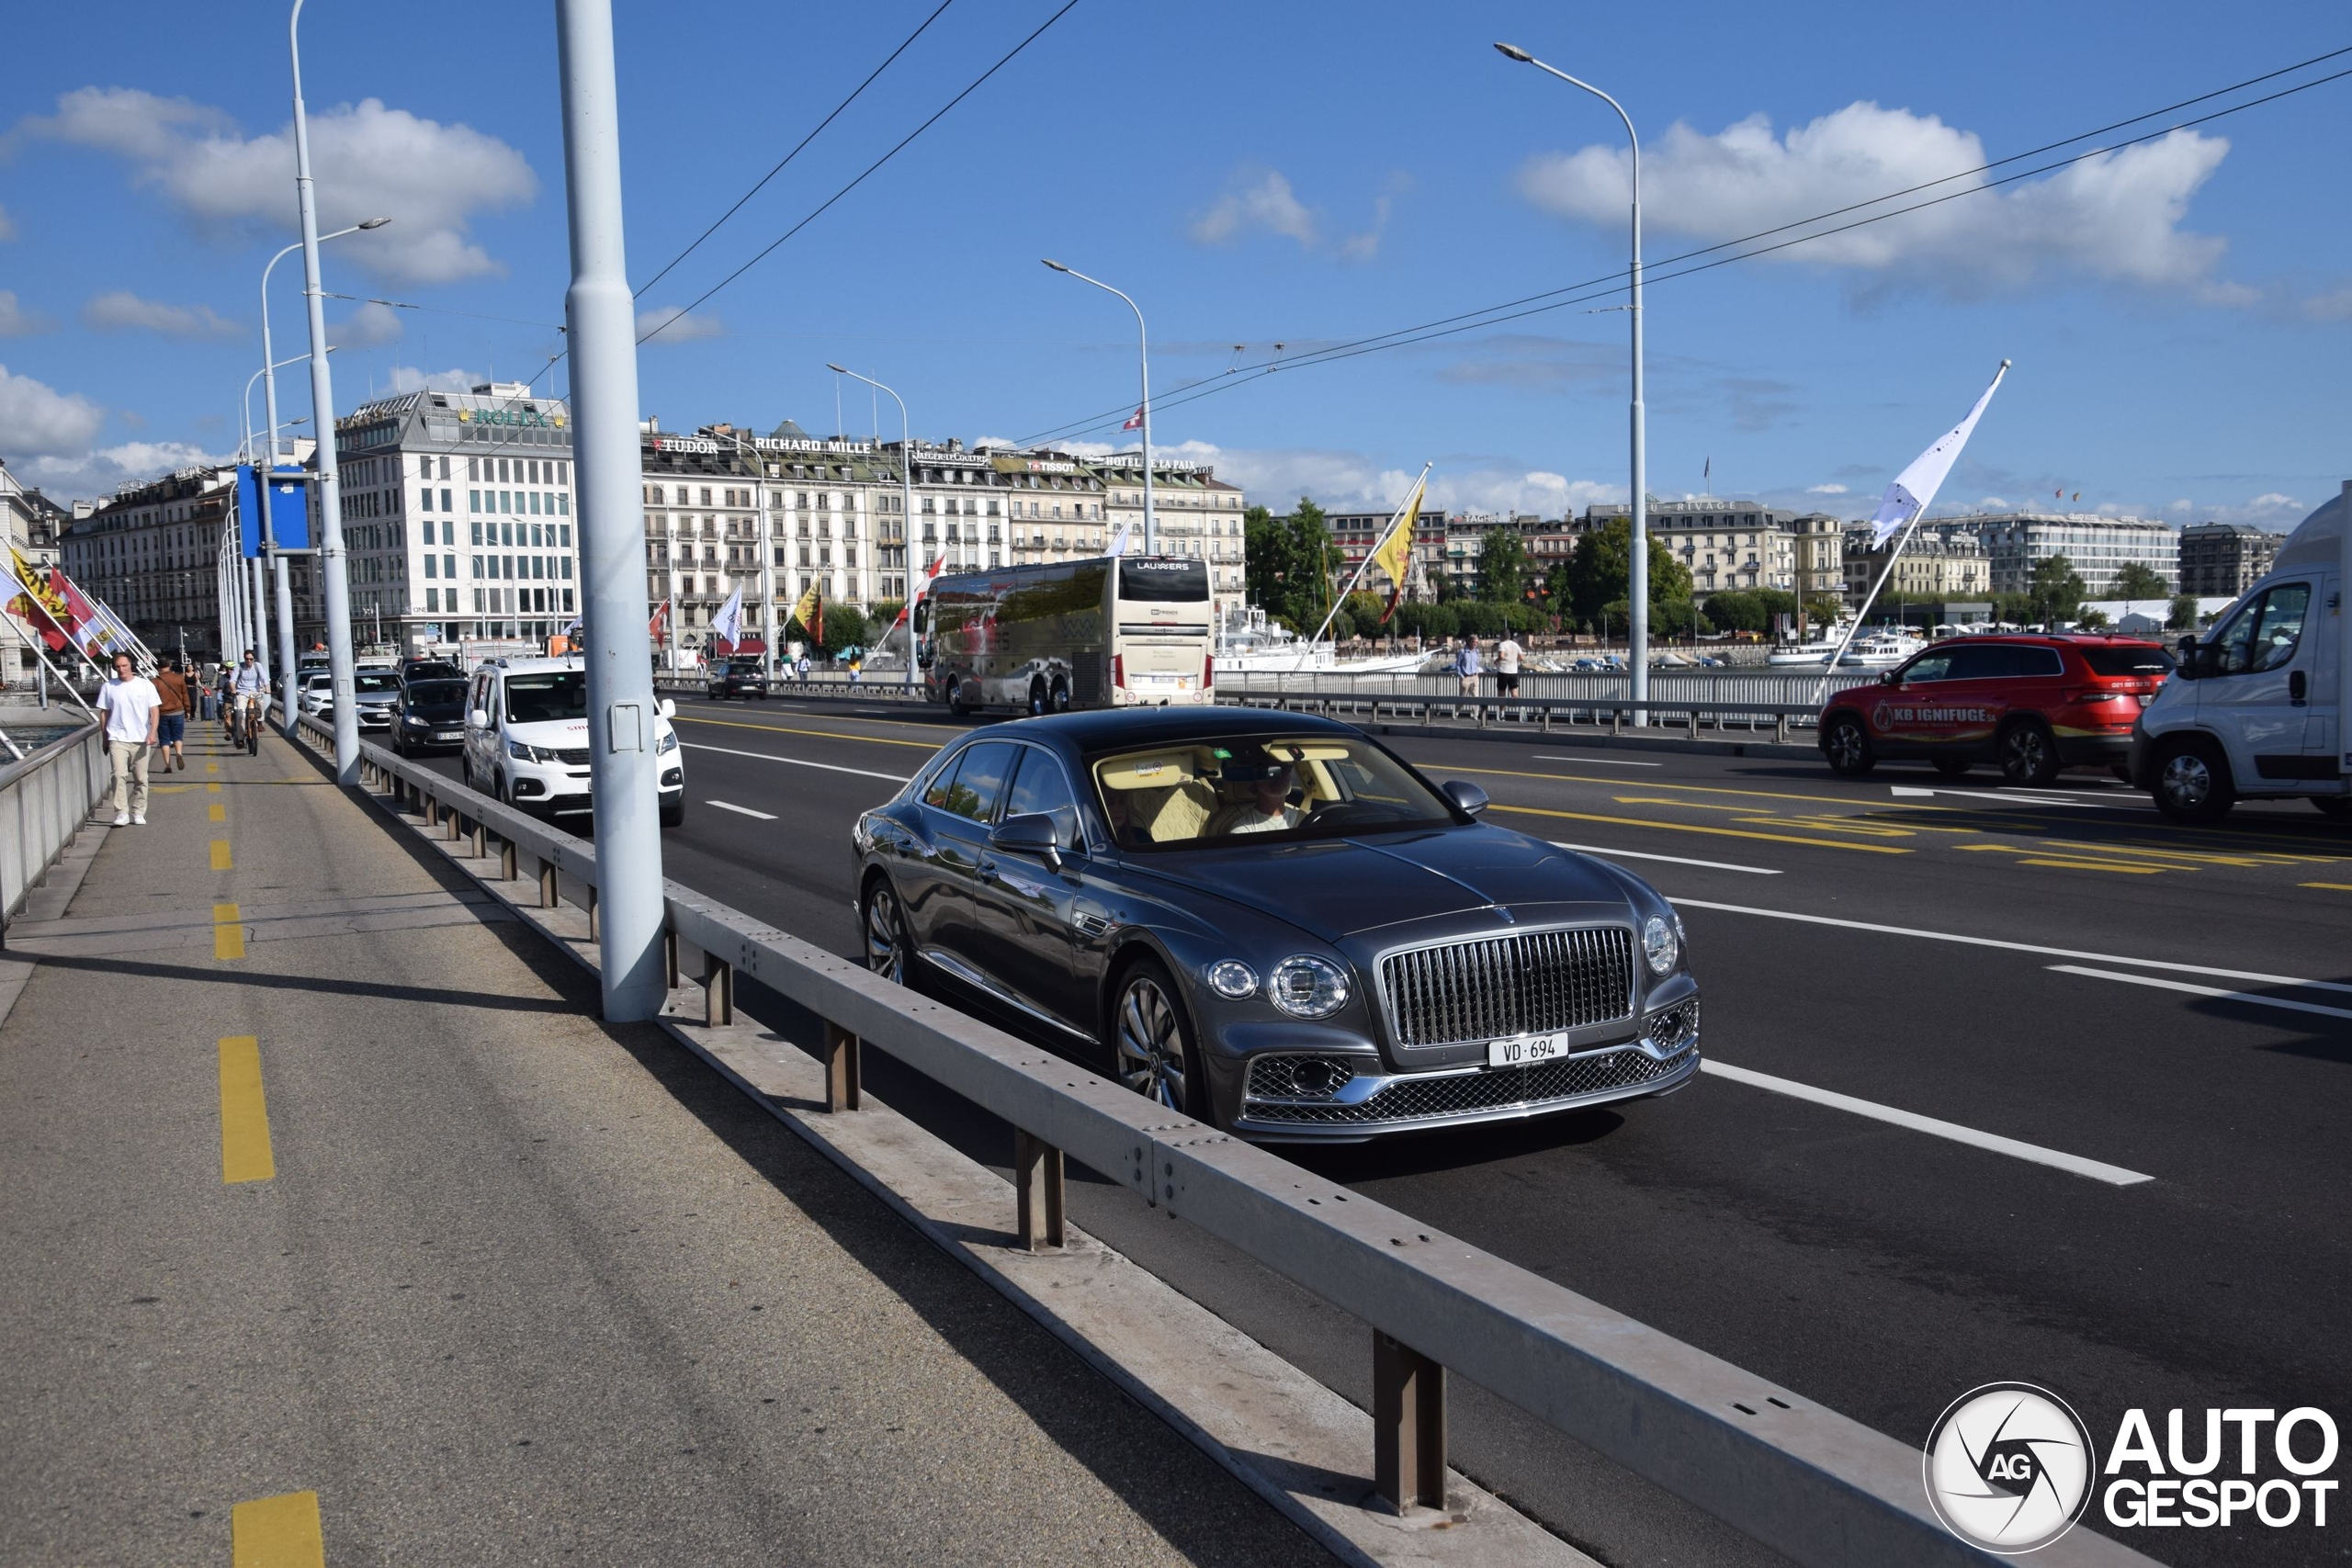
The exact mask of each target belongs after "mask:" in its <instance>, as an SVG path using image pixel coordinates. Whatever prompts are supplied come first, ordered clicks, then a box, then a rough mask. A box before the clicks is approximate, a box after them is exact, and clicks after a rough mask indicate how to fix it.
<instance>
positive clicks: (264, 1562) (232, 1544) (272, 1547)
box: [229, 1492, 327, 1568]
mask: <svg viewBox="0 0 2352 1568" xmlns="http://www.w3.org/2000/svg"><path fill="white" fill-rule="evenodd" d="M326 1560H327V1549H326V1543H325V1541H324V1540H322V1539H321V1537H320V1534H319V1495H318V1494H317V1493H315V1492H281V1493H279V1494H278V1495H277V1496H275V1497H261V1498H256V1499H255V1500H254V1501H253V1502H250V1503H240V1504H238V1505H237V1506H235V1507H233V1508H232V1509H230V1510H229V1564H230V1568H325V1565H326Z"/></svg>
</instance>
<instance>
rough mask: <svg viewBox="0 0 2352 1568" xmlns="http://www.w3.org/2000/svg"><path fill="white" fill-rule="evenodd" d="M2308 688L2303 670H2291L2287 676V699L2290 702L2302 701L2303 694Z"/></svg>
mask: <svg viewBox="0 0 2352 1568" xmlns="http://www.w3.org/2000/svg"><path fill="white" fill-rule="evenodd" d="M2307 690H2308V688H2307V687H2306V686H2305V684H2304V682H2303V672H2302V671H2300V670H2296V671H2290V672H2289V673H2288V676H2287V700H2288V701H2289V702H2290V703H2300V702H2301V701H2302V700H2303V694H2304V693H2305V691H2307Z"/></svg>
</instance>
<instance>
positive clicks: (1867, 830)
mask: <svg viewBox="0 0 2352 1568" xmlns="http://www.w3.org/2000/svg"><path fill="white" fill-rule="evenodd" d="M1740 820H1741V821H1742V822H1745V823H1747V824H1749V825H1750V826H1752V827H1760V828H1809V829H1812V830H1813V831H1815V832H1816V833H1859V834H1860V835H1861V836H1862V837H1864V838H1866V839H1912V838H1917V836H1918V835H1917V833H1915V832H1914V831H1912V829H1908V828H1890V827H1887V826H1886V825H1885V824H1884V823H1882V822H1863V821H1849V820H1847V819H1845V818H1837V817H1743V818H1740Z"/></svg>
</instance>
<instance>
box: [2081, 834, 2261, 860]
mask: <svg viewBox="0 0 2352 1568" xmlns="http://www.w3.org/2000/svg"><path fill="white" fill-rule="evenodd" d="M2041 844H2042V847H2043V848H2044V849H2052V850H2067V851H2075V852H2084V853H2088V854H2102V855H2140V856H2142V857H2143V858H2145V859H2148V860H2167V861H2169V860H2177V861H2188V862H2190V863H2192V864H2195V865H2256V866H2258V865H2277V864H2280V863H2281V862H2278V861H2274V860H2270V859H2268V858H2264V859H2260V860H2257V859H2255V858H2253V857H2251V856H2247V855H2200V854H2192V853H2190V852H2188V851H2186V850H2154V849H2143V848H2142V847H2140V846H2139V845H2137V844H2086V843H2084V842H2082V841H2081V840H2068V839H2044V840H2041Z"/></svg>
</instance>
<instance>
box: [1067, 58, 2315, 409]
mask: <svg viewBox="0 0 2352 1568" xmlns="http://www.w3.org/2000/svg"><path fill="white" fill-rule="evenodd" d="M2346 53H2352V46H2347V47H2346V49H2340V50H2334V51H2329V52H2328V53H2326V54H2323V55H2318V56H2314V57H2313V59H2312V60H2308V61H2304V62H2301V63H2300V64H2298V65H2293V66H2288V67H2285V68H2283V69H2282V70H2280V71H2274V72H2269V73H2265V74H2264V75H2262V76H2257V77H2253V78H2249V79H2248V81H2246V82H2242V83H2239V84H2236V85H2233V86H2231V87H2224V88H2220V89H2217V90H2216V91H2215V92H2212V93H2206V94H2201V95H2199V96H2197V97H2195V98H2190V99H2187V100H2184V102H2185V103H2187V104H2196V103H2202V102H2206V101H2209V100H2210V99H2211V98H2214V97H2217V96H2222V95H2223V94H2226V93H2231V92H2235V91H2238V90H2240V89H2242V88H2244V87H2245V86H2248V85H2255V84H2257V83H2260V82H2264V81H2269V80H2273V79H2275V78H2276V77H2278V76H2279V75H2282V74H2286V73H2289V72H2292V71H2296V70H2300V69H2302V68H2303V67H2304V66H2308V65H2311V64H2313V63H2316V62H2322V61H2326V60H2331V59H2334V58H2335V57H2336V56H2338V55H2342V54H2346ZM2347 76H2352V69H2346V70H2343V71H2338V72H2335V73H2330V74H2328V75H2325V76H2320V77H2315V78H2313V79H2312V80H2311V81H2308V82H2301V83H2298V84H2297V85H2294V86H2292V87H2288V88H2284V89H2281V90H2280V91H2278V92H2275V93H2269V94H2266V95H2264V96H2261V97H2258V98H2250V99H2248V100H2246V101H2245V102H2244V103H2240V104H2233V105H2231V106H2230V107H2227V108H2222V109H2217V110H2215V111H2214V112H2212V113H2211V114H2207V115H2199V116H2197V117H2195V118H2190V119H2186V120H2180V121H2177V122H2175V123H2174V124H2171V125H2167V126H2165V127H2164V128H2162V129H2161V130H2152V131H2148V132H2145V133H2143V134H2142V135H2139V136H2135V137H2131V138H2128V139H2126V140H2124V141H2118V142H2113V143H2109V144H2108V145H2104V146H2100V147H2094V148H2090V149H2088V150H2086V151H2085V152H2077V153H2075V154H2074V155H2072V156H2070V157H2066V158H2060V159H2054V160H2052V162H2050V163H2047V164H2038V165H2036V166H2035V167H2033V168H2030V169H2025V170H2021V171H2019V172H2018V173H2017V174H2013V175H2004V176H2002V177H2001V178H1999V179H1997V180H1987V181H1986V182H1985V183H1984V184H1983V185H1977V186H1969V187H1968V188H1967V189H1965V190H1958V191H1950V192H1947V193H1946V194H1944V195H1942V196H1939V197H1930V198H1929V199H1928V200H1926V201H1920V202H1914V203H1912V204H1910V205H1909V206H1907V207H1901V208H1896V209H1893V210H1891V211H1886V212H1879V213H1873V214H1871V216H1869V217H1867V218H1860V219H1857V220H1854V221H1853V222H1850V223H1842V224H1839V225H1838V226H1837V227H1835V228H1831V229H1823V230H1819V231H1815V232H1813V233H1807V234H1800V235H1797V236H1795V237H1794V238H1792V239H1788V240H1783V241H1781V243H1778V244H1772V245H1761V246H1758V247H1757V248H1755V249H1753V250H1746V251H1741V252H1739V253H1738V254H1735V255H1728V256H1717V257H1716V258H1715V259H1714V260H1713V261H1709V262H1702V263H1701V264H1700V265H1697V266H1687V267H1682V268H1680V269H1679V271H1673V272H1664V271H1659V270H1655V269H1648V270H1646V271H1645V282H1650V283H1659V282H1667V281H1670V280H1672V279H1674V278H1678V277H1689V276H1692V275H1693V274H1696V273H1702V272H1708V271H1712V270H1713V269H1714V268H1715V267H1719V266H1724V265H1729V264H1730V263H1732V262H1736V261H1747V260H1749V259H1752V258H1754V257H1757V256H1763V255H1770V254H1773V253H1774V252H1776V251H1783V250H1787V249H1790V248H1791V247H1792V246H1795V245H1801V244H1805V243H1809V242H1811V241H1814V240H1823V239H1827V238H1829V237H1830V236H1832V235H1835V234H1842V233H1845V232H1847V231H1849V230H1853V229H1860V228H1863V227H1865V226H1867V225H1869V224H1871V223H1877V222H1882V221H1883V220H1886V219H1889V218H1900V217H1902V216H1904V215H1905V214H1906V213H1912V212H1917V211H1921V210H1923V209H1927V208H1930V207H1937V206H1940V205H1942V204H1943V203H1945V202H1947V201H1955V200H1958V199H1959V198H1961V197H1966V196H1974V195H1977V194H1980V193H1982V192H1985V191H1990V190H1997V189H1999V188H2000V187H2001V186H2007V185H2014V184H2015V183H2017V182H2018V181H2019V180H2024V179H2030V178H2032V177H2033V176H2034V175H2043V174H2049V173H2051V172H2052V171H2053V170H2057V169H2063V168H2065V167H2067V166H2069V165H2070V164H2079V163H2082V162H2084V161H2086V160H2087V159H2091V158H2097V157H2101V156H2104V155H2106V154H2108V153H2110V152H2120V151H2121V150H2122V149H2124V148H2127V147H2133V146H2137V145H2139V144H2140V143H2142V142H2145V141H2156V140H2158V139H2160V138H2162V137H2165V136H2169V135H2171V134H2172V133H2173V132H2174V131H2176V130H2189V129H2192V128H2194V127H2197V126H2199V125H2207V124H2210V123H2211V122H2212V121H2214V120H2217V119H2222V118H2227V117H2228V116H2230V115H2233V114H2237V113H2240V112H2242V111H2244V110H2246V109H2250V108H2258V107H2261V106H2263V105H2265V104H2269V103H2275V102H2277V101H2278V100H2279V99H2281V98H2288V97H2292V96H2295V95H2296V94H2298V93H2302V92H2307V91H2309V90H2310V89H2312V88H2313V87H2321V86H2325V85H2327V84H2329V83H2331V82H2336V81H2341V80H2343V79H2345V78H2346V77H2347ZM2170 107H2172V108H2177V107H2182V106H2181V105H2174V106H2170ZM2167 112H2170V110H2169V108H2166V109H2156V110H2153V111H2151V112H2150V113H2149V114H2143V115H2134V116H2132V117H2131V118H2130V119H2126V120H2120V121H2117V122H2116V124H2115V125H2112V126H2107V127H2102V128H2101V129H2100V130H2091V131H2086V132H2084V133H2083V135H2081V136H2070V137H2066V138H2064V140H2062V141H2053V142H2050V143H2047V144H2045V145H2044V146H2043V147H2041V148H2038V149H2035V150H2033V151H2030V152H2017V153H2011V154H2010V155H2009V156H2007V157H2006V158H2000V159H1996V160H1995V161H1994V162H1992V163H1989V164H1981V165H1979V166H1978V167H1976V168H1974V169H1967V170H1962V171H1961V172H1960V173H1958V174H1954V175H1944V176H1943V177H1941V178H1940V179H1935V180H1928V181H1926V182H1924V183H1922V184H1920V185H1917V186H1910V187H1908V188H1906V189H1905V190H1900V191H1892V192H1889V193H1888V194H1886V195H1884V196H1878V197H1871V198H1870V199H1868V200H1866V201H1859V202H1853V203H1850V204H1849V205H1847V206H1845V207H1840V208H1835V209H1830V210H1828V211H1826V212H1819V213H1815V214H1814V215H1813V216H1811V217H1809V218H1801V219H1798V220H1794V221H1792V222H1789V223H1782V224H1779V225H1776V226H1775V227H1773V228H1770V229H1762V230H1758V231H1756V232H1755V233H1752V234H1747V235H1742V236H1740V237H1738V238H1736V239H1731V240H1724V241H1719V242H1718V243H1714V244H1712V245H1706V246H1702V247H1701V248H1699V249H1697V250H1691V251H1685V252H1683V253H1681V254H1679V255H1674V256H1669V257H1668V258H1667V259H1666V260H1664V261H1662V262H1659V263H1657V268H1665V267H1672V266H1674V265H1676V264H1678V263H1680V262H1685V261H1692V260H1696V259H1697V258H1699V257H1701V256H1706V255H1712V254H1713V253H1715V252H1717V251H1721V250H1724V249H1727V248H1729V247H1731V246H1735V245H1745V244H1747V243H1751V242H1753V241H1755V240H1759V239H1767V238H1770V236H1772V235H1774V234H1779V233H1785V232H1787V231H1789V230H1791V229H1802V228H1806V227H1808V226H1810V225H1812V224H1815V223H1820V222H1823V221H1825V220H1828V219H1831V218H1836V217H1839V216H1842V215H1843V214H1845V213H1849V212H1854V211H1858V210H1860V209H1864V208H1870V207H1876V206H1879V205H1882V204H1883V203H1885V202H1888V201H1894V200H1898V199H1900V198H1901V197H1905V196H1907V195H1911V194H1914V193H1916V192H1917V191H1922V190H1928V189H1931V188H1933V187H1934V186H1939V185H1944V184H1949V183H1950V182H1951V181H1952V180H1955V179H1962V178H1966V177H1967V176H1968V175H1973V174H1981V173H1984V172H1985V171H1987V170H1991V169H1996V168H2000V167H2003V166H2006V165H2007V164H2013V163H2016V162H2018V160H2019V159H2022V158H2030V157H2033V156H2035V155H2036V154H2037V153H2038V152H2047V151H2049V150H2050V149H2052V148H2055V147H2064V146H2067V145H2069V144H2071V143H2073V142H2076V141H2082V140H2084V139H2085V138H2086V137H2089V136H2097V135H2100V134H2102V133H2103V132H2104V131H2105V130H2113V129H2116V126H2121V125H2135V124H2138V123H2139V122H2140V121H2142V120H2145V119H2150V118H2154V116H2155V115H2159V114H2164V113H2167ZM1627 288H1628V285H1627V284H1626V283H1624V282H1623V268H1612V269H1611V271H1609V272H1607V273H1604V274H1602V275H1600V276H1596V277H1592V278H1588V279H1586V280H1585V281H1583V282H1581V283H1573V284H1567V285H1564V286H1562V287H1561V288H1553V289H1545V290H1544V291H1542V292H1540V293H1535V294H1529V295H1524V296H1522V297H1521V298H1520V299H1511V300H1506V301H1503V302H1502V303H1500V304H1496V305H1489V306H1486V307H1484V308H1482V309H1479V310H1464V311H1461V312H1459V313H1457V314H1454V315H1451V316H1440V317H1437V318H1436V319H1434V320H1432V321H1424V322H1421V323H1419V325H1417V326H1410V327H1398V328H1396V329H1394V330H1392V331H1389V332H1385V333H1374V334H1372V335H1370V336H1367V337H1362V338H1354V339H1351V340H1349V341H1347V342H1344V343H1339V344H1332V345H1331V346H1329V347H1328V348H1323V349H1311V350H1308V351H1306V353H1305V354H1302V355H1293V356H1291V357H1288V358H1284V359H1282V360H1280V361H1273V360H1269V361H1266V362H1264V363H1262V364H1260V365H1255V366H1243V367H1236V368H1234V369H1228V370H1226V371H1223V372H1220V373H1219V374H1217V375H1216V376H1214V377H1204V378H1201V379H1199V380H1196V381H1193V382H1191V383H1188V384H1187V385H1186V386H1184V387H1180V388H1178V389H1176V390H1175V391H1174V392H1171V393H1170V394H1169V395H1168V396H1166V397H1165V398H1162V399H1155V400H1154V407H1155V408H1175V407H1179V406H1182V404H1184V403H1188V402H1193V401H1195V400H1198V399H1200V398H1204V397H1212V396H1215V395H1216V393H1218V392H1223V391H1229V390H1231V389H1234V388H1236V387H1239V386H1243V385H1246V384H1247V383H1249V382H1251V381H1257V380H1261V379H1263V378H1266V377H1268V376H1271V375H1272V374H1274V373H1275V372H1276V371H1279V370H1292V369H1301V368H1306V367H1311V366H1317V365H1329V364H1336V363H1338V362H1340V361H1341V360H1345V359H1353V358H1357V357H1359V356H1361V355H1366V354H1376V353H1380V352H1382V351H1383V350H1385V349H1391V348H1404V347H1408V346H1409V345H1411V344H1417V343H1426V342H1429V341H1430V340H1432V339H1435V338H1442V337H1451V336H1453V335H1456V334H1458V333H1464V332H1474V331H1477V330H1479V329H1481V328H1484V327H1490V326H1498V325H1500V324H1502V323H1504V322H1506V321H1519V320H1521V319H1523V318H1525V317H1528V316H1536V315H1543V314H1544V313H1546V312H1549V311H1552V310H1565V309H1566V308H1568V307H1570V306H1573V305H1582V304H1588V303H1589V302H1591V301H1592V300H1595V299H1607V298H1609V297H1610V296H1611V295H1615V294H1623V293H1624V292H1625V291H1626V290H1627ZM1564 295H1565V296H1567V298H1559V296H1564ZM1536 301H1549V303H1542V304H1539V303H1536ZM1521 306H1525V307H1528V308H1526V309H1520V308H1519V307H1521ZM1125 413H1126V409H1125V405H1124V404H1122V405H1120V406H1119V407H1118V408H1114V409H1105V410H1103V412H1100V413H1096V414H1090V415H1088V416H1086V417H1085V418H1083V419H1080V420H1073V421H1069V422H1067V423H1063V424H1059V425H1055V426H1053V427H1051V428H1050V429H1047V430H1044V431H1040V432H1038V433H1037V434H1034V435H1028V436H1024V437H1023V438H1022V442H1023V445H1024V446H1026V445H1034V444H1035V443H1037V442H1042V441H1054V440H1067V439H1069V438H1070V437H1073V436H1076V435H1081V434H1086V433H1087V432H1089V431H1091V430H1096V429H1100V428H1103V427H1105V426H1106V425H1107V424H1108V423H1111V422H1112V421H1114V420H1118V419H1122V418H1124V417H1125Z"/></svg>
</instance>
